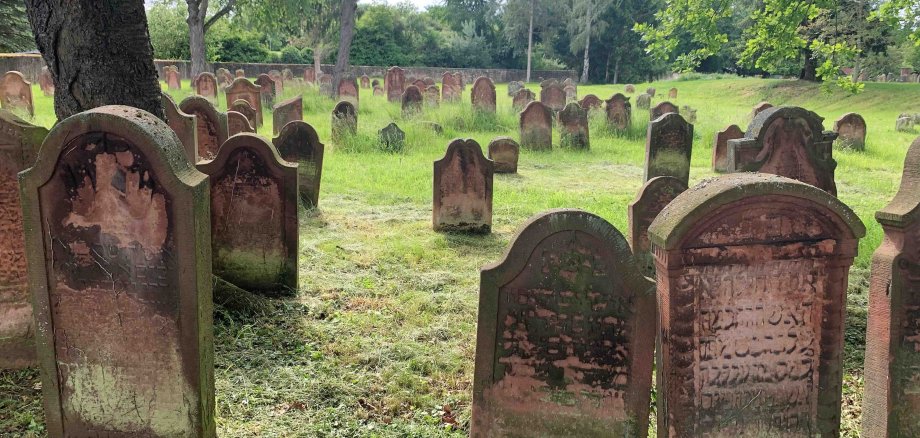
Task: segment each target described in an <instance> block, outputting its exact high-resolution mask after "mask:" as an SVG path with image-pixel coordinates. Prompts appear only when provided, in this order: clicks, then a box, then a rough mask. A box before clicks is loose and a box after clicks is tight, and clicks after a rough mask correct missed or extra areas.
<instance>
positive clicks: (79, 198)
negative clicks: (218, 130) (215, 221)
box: [20, 106, 215, 437]
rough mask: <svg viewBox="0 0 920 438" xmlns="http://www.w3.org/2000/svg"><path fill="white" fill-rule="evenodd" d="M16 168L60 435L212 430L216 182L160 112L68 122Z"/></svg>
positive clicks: (43, 362) (110, 113) (51, 428)
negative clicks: (212, 184) (29, 163)
mask: <svg viewBox="0 0 920 438" xmlns="http://www.w3.org/2000/svg"><path fill="white" fill-rule="evenodd" d="M35 163H36V164H35V167H33V168H32V169H29V170H27V171H25V172H24V173H22V174H21V175H20V183H21V192H22V200H23V204H22V206H23V215H24V220H25V223H28V224H33V225H34V226H30V227H27V228H26V253H27V256H28V261H29V285H30V289H31V291H32V297H33V302H34V303H35V309H34V311H35V321H36V324H37V326H36V344H37V353H38V358H39V364H40V366H41V371H42V392H43V394H44V406H45V420H46V424H47V432H48V435H49V436H51V437H65V436H68V437H70V436H148V437H173V436H182V437H213V436H215V423H214V361H213V356H214V346H213V335H212V316H211V315H212V313H213V310H212V304H211V303H212V299H211V248H210V239H211V227H210V219H209V217H210V214H209V206H210V202H209V200H208V181H207V177H206V176H205V175H203V174H201V173H199V172H198V171H196V170H195V168H194V167H193V166H192V165H191V164H190V163H189V161H188V160H187V159H186V157H185V156H184V155H183V152H182V145H181V144H180V143H179V139H178V138H177V137H176V135H175V134H174V133H173V132H172V130H171V129H170V128H169V126H167V125H166V123H164V122H163V121H161V120H160V119H158V118H156V117H154V116H153V115H152V114H149V113H147V112H144V111H142V110H139V109H137V108H130V107H124V106H105V107H100V108H95V109H93V110H90V111H86V112H83V113H80V114H77V115H74V116H72V117H69V118H67V119H66V120H63V121H61V122H59V123H58V124H57V125H56V126H55V128H54V129H53V130H52V131H51V133H50V134H49V135H48V137H47V139H46V140H45V142H44V143H43V145H42V148H41V150H40V152H39V156H38V159H37V160H36V162H35Z"/></svg>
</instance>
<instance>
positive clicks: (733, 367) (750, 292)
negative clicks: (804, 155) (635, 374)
mask: <svg viewBox="0 0 920 438" xmlns="http://www.w3.org/2000/svg"><path fill="white" fill-rule="evenodd" d="M865 232H866V230H865V227H864V226H863V224H862V222H860V221H859V218H858V217H857V216H856V214H855V213H853V211H852V210H850V208H849V207H847V206H846V205H844V204H843V203H842V202H840V201H839V200H837V198H835V197H834V196H832V195H830V194H828V193H827V192H825V191H822V190H819V189H817V188H815V187H813V186H810V185H808V184H804V183H801V182H798V181H794V180H791V179H788V178H783V177H779V176H775V175H765V174H752V173H745V174H737V175H726V176H722V177H719V178H715V179H712V180H709V181H706V182H704V183H703V184H700V185H698V186H696V187H694V188H691V189H690V190H688V191H686V192H684V193H683V194H681V195H679V196H678V197H677V198H676V199H674V200H673V201H672V202H671V203H670V204H668V206H667V207H665V208H664V210H663V211H662V212H661V213H660V214H659V215H658V218H657V219H655V221H654V222H652V225H651V227H650V228H649V239H650V240H651V243H652V252H653V254H655V266H656V270H657V277H658V299H659V313H660V315H661V317H660V333H659V335H660V339H661V343H660V347H659V353H658V363H657V364H656V369H657V370H658V375H657V376H658V377H657V379H656V382H657V384H658V394H659V399H658V400H659V403H658V409H659V410H658V430H659V431H667V435H666V436H669V437H701V436H707V437H777V436H799V437H818V436H820V437H836V436H840V430H839V429H840V401H841V388H842V386H843V360H842V359H843V334H844V332H843V323H844V318H845V315H846V312H845V307H844V306H846V302H847V300H846V291H847V274H848V271H849V268H850V265H851V264H852V262H853V258H854V257H855V256H856V251H857V247H858V243H859V239H860V238H861V237H863V236H864V235H865ZM664 433H665V432H660V434H661V435H663V434H664Z"/></svg>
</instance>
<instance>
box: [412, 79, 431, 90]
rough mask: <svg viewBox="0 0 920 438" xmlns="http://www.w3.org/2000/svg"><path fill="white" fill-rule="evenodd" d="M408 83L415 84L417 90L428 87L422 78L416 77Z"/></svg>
mask: <svg viewBox="0 0 920 438" xmlns="http://www.w3.org/2000/svg"><path fill="white" fill-rule="evenodd" d="M410 85H415V86H416V87H418V89H419V90H424V89H426V88H428V84H426V83H425V80H424V79H416V80H414V81H412V82H411V83H410Z"/></svg>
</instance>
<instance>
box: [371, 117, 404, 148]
mask: <svg viewBox="0 0 920 438" xmlns="http://www.w3.org/2000/svg"><path fill="white" fill-rule="evenodd" d="M377 137H378V139H379V140H380V148H381V149H383V150H384V151H387V152H399V151H401V150H403V148H404V147H405V146H406V133H405V132H403V130H402V129H400V128H399V126H398V125H397V124H396V123H392V122H391V123H390V124H389V125H387V126H385V127H384V128H383V129H381V130H380V131H377Z"/></svg>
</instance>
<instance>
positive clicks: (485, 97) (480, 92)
mask: <svg viewBox="0 0 920 438" xmlns="http://www.w3.org/2000/svg"><path fill="white" fill-rule="evenodd" d="M470 101H471V102H472V104H473V109H474V110H477V111H482V112H488V113H494V112H495V84H494V83H492V80H491V79H489V78H487V77H485V76H480V77H478V78H476V81H475V82H473V89H472V90H471V91H470Z"/></svg>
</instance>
